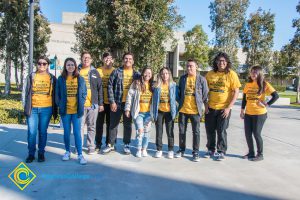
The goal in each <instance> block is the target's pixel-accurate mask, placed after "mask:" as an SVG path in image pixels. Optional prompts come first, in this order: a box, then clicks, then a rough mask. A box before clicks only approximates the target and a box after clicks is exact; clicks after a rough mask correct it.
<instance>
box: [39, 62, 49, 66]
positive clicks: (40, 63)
mask: <svg viewBox="0 0 300 200" xmlns="http://www.w3.org/2000/svg"><path fill="white" fill-rule="evenodd" d="M47 65H48V63H46V62H39V63H38V66H47Z"/></svg>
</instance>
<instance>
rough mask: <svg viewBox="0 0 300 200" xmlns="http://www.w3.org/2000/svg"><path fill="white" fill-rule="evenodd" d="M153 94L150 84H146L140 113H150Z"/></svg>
mask: <svg viewBox="0 0 300 200" xmlns="http://www.w3.org/2000/svg"><path fill="white" fill-rule="evenodd" d="M151 98H152V92H151V91H150V84H149V83H148V84H146V90H145V92H141V96H140V112H149V111H150V104H151Z"/></svg>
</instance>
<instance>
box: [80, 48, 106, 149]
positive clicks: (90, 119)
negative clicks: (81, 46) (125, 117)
mask: <svg viewBox="0 0 300 200" xmlns="http://www.w3.org/2000/svg"><path fill="white" fill-rule="evenodd" d="M92 61H93V60H92V57H91V54H90V53H89V52H83V53H82V54H81V65H80V66H79V73H80V76H82V77H83V78H84V80H85V84H86V87H87V96H86V100H85V103H84V113H83V117H82V121H81V138H82V145H83V144H84V126H85V124H86V125H87V147H88V154H89V155H92V154H95V152H96V151H95V148H96V145H95V137H96V121H97V116H98V112H102V111H103V110H104V107H103V87H102V79H101V77H100V74H99V72H98V71H97V70H96V68H94V67H93V66H92V65H91V64H92Z"/></svg>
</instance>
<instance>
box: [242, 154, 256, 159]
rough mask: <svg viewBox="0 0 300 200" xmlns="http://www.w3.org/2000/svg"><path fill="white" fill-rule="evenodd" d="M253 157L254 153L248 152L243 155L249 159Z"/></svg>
mask: <svg viewBox="0 0 300 200" xmlns="http://www.w3.org/2000/svg"><path fill="white" fill-rule="evenodd" d="M253 158H255V156H254V154H250V153H247V154H246V155H244V156H243V159H248V160H250V159H253Z"/></svg>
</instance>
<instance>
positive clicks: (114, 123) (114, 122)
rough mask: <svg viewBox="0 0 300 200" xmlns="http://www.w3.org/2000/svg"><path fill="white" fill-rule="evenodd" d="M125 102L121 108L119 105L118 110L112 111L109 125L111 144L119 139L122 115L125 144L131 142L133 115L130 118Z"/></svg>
mask: <svg viewBox="0 0 300 200" xmlns="http://www.w3.org/2000/svg"><path fill="white" fill-rule="evenodd" d="M124 108H125V103H122V105H121V108H120V107H119V106H118V109H117V111H116V112H112V111H110V119H111V121H110V126H109V141H108V142H109V144H111V145H114V144H115V141H116V139H117V134H118V126H119V123H120V120H121V116H122V115H123V135H124V136H123V142H124V144H129V143H130V139H131V132H132V126H131V122H132V117H131V116H130V117H129V118H128V117H126V115H125V111H124Z"/></svg>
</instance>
